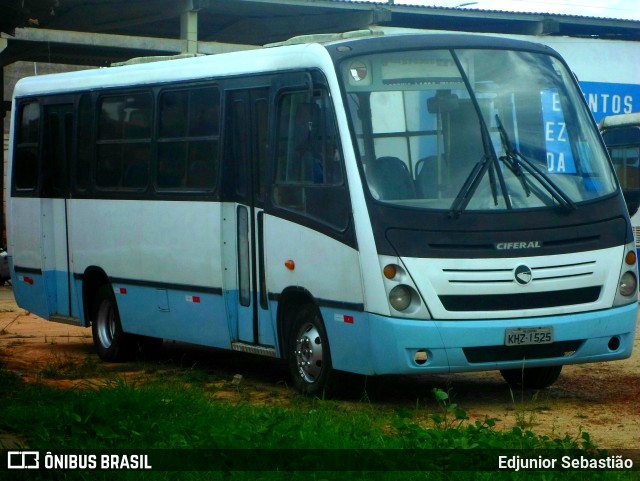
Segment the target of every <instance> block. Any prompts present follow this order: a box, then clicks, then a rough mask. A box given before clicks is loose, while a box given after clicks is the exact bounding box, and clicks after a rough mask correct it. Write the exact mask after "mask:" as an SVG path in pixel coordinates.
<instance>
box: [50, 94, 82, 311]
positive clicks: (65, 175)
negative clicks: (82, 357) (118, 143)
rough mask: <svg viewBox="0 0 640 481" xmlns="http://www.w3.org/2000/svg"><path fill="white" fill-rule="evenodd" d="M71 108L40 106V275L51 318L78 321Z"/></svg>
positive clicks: (72, 107)
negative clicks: (71, 221)
mask: <svg viewBox="0 0 640 481" xmlns="http://www.w3.org/2000/svg"><path fill="white" fill-rule="evenodd" d="M74 117H75V108H74V105H73V104H72V103H61V104H53V105H45V106H44V136H43V149H42V162H43V165H42V169H43V173H44V178H43V184H42V194H41V227H42V237H43V243H42V246H43V248H42V271H43V273H44V276H45V279H44V282H45V289H46V294H47V303H48V306H49V314H50V318H51V317H58V319H57V320H64V318H69V319H68V321H69V322H73V323H76V322H79V321H75V320H73V319H71V318H77V317H79V313H78V312H75V310H74V309H73V307H72V299H73V296H72V290H73V282H72V281H73V268H72V258H71V250H70V248H69V225H68V219H69V166H70V163H71V162H70V161H71V152H72V149H71V146H72V145H73V143H72V142H73V135H74Z"/></svg>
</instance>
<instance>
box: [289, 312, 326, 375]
mask: <svg viewBox="0 0 640 481" xmlns="http://www.w3.org/2000/svg"><path fill="white" fill-rule="evenodd" d="M295 355H296V362H297V364H298V373H299V374H300V377H301V378H302V379H304V380H305V381H306V382H309V383H312V382H315V381H316V380H317V379H318V376H320V373H321V372H322V355H323V351H322V338H321V337H320V333H319V332H318V330H317V329H316V327H315V326H314V325H313V324H311V323H309V324H305V325H304V326H303V327H302V328H301V329H300V331H299V332H298V335H297V336H296V351H295Z"/></svg>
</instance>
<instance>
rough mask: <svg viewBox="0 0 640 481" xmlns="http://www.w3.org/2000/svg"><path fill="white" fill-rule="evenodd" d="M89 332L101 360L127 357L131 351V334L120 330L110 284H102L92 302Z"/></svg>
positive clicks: (116, 359)
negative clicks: (92, 309)
mask: <svg viewBox="0 0 640 481" xmlns="http://www.w3.org/2000/svg"><path fill="white" fill-rule="evenodd" d="M93 305H94V307H95V310H94V311H93V316H92V319H91V333H92V335H93V343H94V345H95V346H96V350H97V352H98V356H99V357H100V359H102V360H103V361H108V362H117V361H123V360H125V359H127V358H128V357H129V355H130V353H131V351H132V336H130V335H128V334H126V333H125V332H124V331H123V330H122V324H121V323H120V314H119V312H118V305H117V302H116V299H115V295H114V294H113V289H112V288H111V285H110V284H103V285H102V286H101V287H100V289H99V290H98V292H97V293H96V298H95V301H94V303H93Z"/></svg>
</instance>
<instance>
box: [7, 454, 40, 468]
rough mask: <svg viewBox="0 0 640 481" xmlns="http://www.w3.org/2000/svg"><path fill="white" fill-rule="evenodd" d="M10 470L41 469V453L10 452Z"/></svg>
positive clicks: (8, 464)
mask: <svg viewBox="0 0 640 481" xmlns="http://www.w3.org/2000/svg"><path fill="white" fill-rule="evenodd" d="M7 468H9V469H39V468H40V453H39V452H38V451H9V452H8V453H7Z"/></svg>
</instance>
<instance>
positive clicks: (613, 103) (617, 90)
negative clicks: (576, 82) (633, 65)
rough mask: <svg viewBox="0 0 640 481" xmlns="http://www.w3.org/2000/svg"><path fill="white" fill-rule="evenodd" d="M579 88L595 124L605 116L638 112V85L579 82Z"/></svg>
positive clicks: (639, 102) (639, 110)
mask: <svg viewBox="0 0 640 481" xmlns="http://www.w3.org/2000/svg"><path fill="white" fill-rule="evenodd" d="M580 88H581V89H582V92H583V93H584V98H585V99H586V101H587V104H588V105H589V109H590V110H591V113H593V117H594V118H595V119H596V122H600V120H601V119H602V118H603V117H606V116H607V115H618V114H629V113H632V112H640V85H638V84H617V83H605V82H580Z"/></svg>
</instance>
